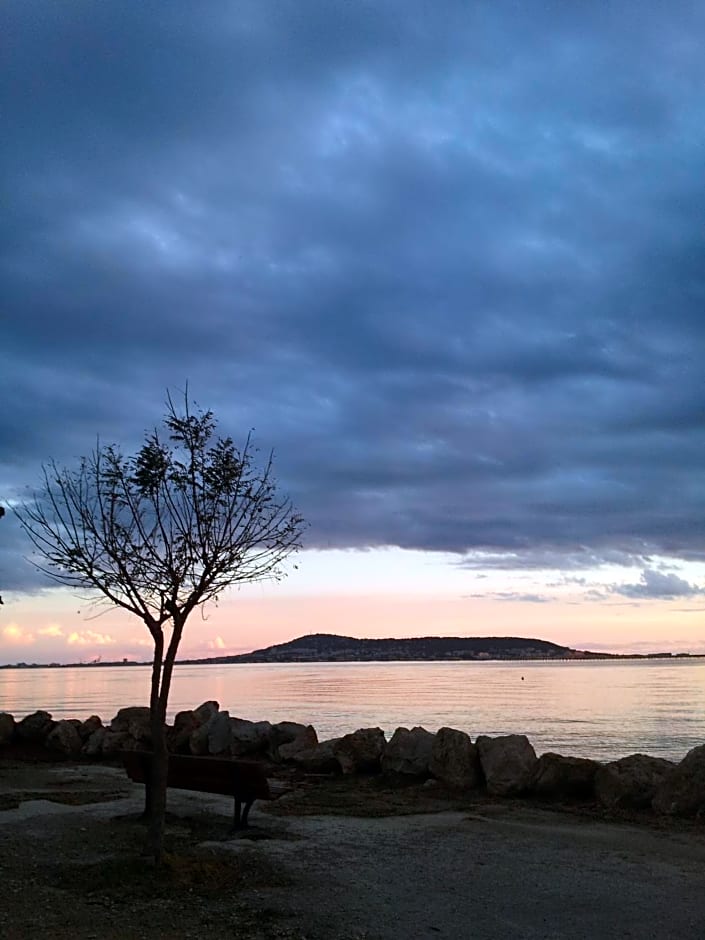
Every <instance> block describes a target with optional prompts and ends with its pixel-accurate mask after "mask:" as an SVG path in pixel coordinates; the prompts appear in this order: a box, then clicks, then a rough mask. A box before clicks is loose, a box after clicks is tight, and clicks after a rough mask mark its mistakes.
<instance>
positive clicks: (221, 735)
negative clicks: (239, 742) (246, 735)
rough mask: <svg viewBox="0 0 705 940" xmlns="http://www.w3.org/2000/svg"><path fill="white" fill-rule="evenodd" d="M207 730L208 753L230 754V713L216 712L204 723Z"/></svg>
mask: <svg viewBox="0 0 705 940" xmlns="http://www.w3.org/2000/svg"><path fill="white" fill-rule="evenodd" d="M205 727H207V728H208V753H209V754H229V753H230V712H228V711H224V712H216V713H215V714H214V715H212V716H211V717H210V718H209V719H208V721H207V722H206V725H205Z"/></svg>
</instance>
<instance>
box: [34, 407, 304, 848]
mask: <svg viewBox="0 0 705 940" xmlns="http://www.w3.org/2000/svg"><path fill="white" fill-rule="evenodd" d="M167 403H168V407H167V412H166V415H165V417H164V422H163V428H162V431H161V432H160V431H159V430H154V431H151V432H149V433H147V434H146V435H145V440H144V444H143V445H142V447H141V448H140V449H139V450H138V451H137V453H136V454H134V455H131V456H127V457H126V456H123V455H122V453H121V452H120V450H119V449H118V448H117V447H115V446H105V445H101V444H100V442H99V443H98V445H97V446H96V448H95V449H94V451H93V452H92V453H91V454H90V456H88V457H84V458H83V459H81V461H80V463H79V465H78V467H77V468H74V469H65V468H59V467H57V465H56V464H55V463H54V462H50V463H49V464H46V465H45V466H44V467H43V483H42V485H41V487H40V490H39V492H38V494H37V495H36V497H35V500H34V502H32V503H31V504H25V505H24V506H23V507H22V508H20V509H18V510H16V512H17V515H18V516H19V519H20V523H21V524H22V527H23V528H24V530H25V532H26V533H27V535H28V536H29V538H30V539H31V541H32V543H33V544H34V547H35V549H36V550H37V552H38V553H39V556H40V557H41V559H42V561H41V563H38V564H37V567H38V568H39V569H40V570H42V571H44V572H45V573H46V574H48V575H49V576H50V577H52V578H53V579H54V580H56V581H58V582H59V583H61V584H64V585H69V586H72V587H76V588H82V589H86V588H88V589H90V590H91V592H92V593H93V596H95V597H96V598H97V599H98V600H99V601H100V600H102V601H104V602H106V603H107V604H109V605H110V604H113V605H116V606H117V607H122V608H124V609H125V610H128V611H129V612H130V613H132V614H134V615H135V616H136V617H139V618H140V619H141V620H142V621H143V622H144V624H145V625H146V627H147V629H148V630H149V632H150V634H151V636H152V639H153V641H154V660H153V664H152V676H151V692H150V701H149V707H150V717H151V734H152V747H153V751H154V758H153V760H152V771H153V779H152V786H151V792H152V804H151V814H150V815H151V820H150V843H151V848H152V851H153V853H154V857H155V860H156V861H157V862H159V861H160V860H161V855H162V843H163V833H164V816H165V812H166V780H167V767H168V753H167V746H166V733H165V724H166V711H167V702H168V699H169V688H170V684H171V678H172V671H173V668H174V662H175V660H176V653H177V650H178V648H179V642H180V640H181V637H182V634H183V631H184V626H185V624H186V621H187V619H188V617H189V615H190V614H191V613H192V612H193V611H194V610H195V609H196V608H197V607H200V606H201V605H203V604H205V603H206V602H207V601H210V600H213V599H216V598H217V597H218V595H220V594H221V592H222V591H223V590H224V589H225V588H227V587H230V586H231V585H233V584H237V583H241V582H252V581H260V580H263V579H268V578H275V579H278V578H280V577H281V576H282V574H283V572H282V563H283V562H284V561H285V559H286V558H287V557H288V556H289V555H290V554H291V553H292V552H293V551H295V550H296V549H298V548H299V547H300V539H301V534H302V531H303V526H304V523H303V520H302V517H301V516H300V515H298V514H297V513H296V512H294V510H293V508H292V505H291V503H290V501H289V499H288V498H281V497H280V496H278V495H277V492H276V485H275V482H274V479H273V476H272V458H271V455H270V458H269V460H268V461H267V462H266V463H265V464H264V466H263V467H262V468H258V467H257V466H256V464H255V462H254V449H253V447H252V444H251V440H250V438H249V436H248V438H247V441H246V442H245V445H244V447H243V448H242V449H241V450H239V449H238V448H236V447H235V445H234V443H233V441H232V440H231V439H230V438H220V437H217V436H216V433H215V430H216V422H215V420H214V418H213V414H212V412H210V411H201V410H200V409H195V410H194V409H193V408H191V407H190V406H189V401H188V395H185V396H184V407H183V411H181V410H177V408H176V407H175V405H174V402H173V400H172V398H171V396H168V398H167Z"/></svg>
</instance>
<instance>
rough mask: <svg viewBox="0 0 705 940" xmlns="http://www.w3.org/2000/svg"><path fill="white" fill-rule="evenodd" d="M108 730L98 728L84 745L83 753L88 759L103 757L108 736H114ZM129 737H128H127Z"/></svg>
mask: <svg viewBox="0 0 705 940" xmlns="http://www.w3.org/2000/svg"><path fill="white" fill-rule="evenodd" d="M112 733H113V732H109V731H108V729H107V728H96V730H95V731H94V732H93V734H92V735H91V736H90V737H89V738H88V740H87V741H86V743H85V744H84V745H83V748H82V750H83V753H84V754H85V755H86V757H101V756H102V755H103V742H104V741H105V738H106V736H107V735H108V734H112ZM125 737H127V735H125Z"/></svg>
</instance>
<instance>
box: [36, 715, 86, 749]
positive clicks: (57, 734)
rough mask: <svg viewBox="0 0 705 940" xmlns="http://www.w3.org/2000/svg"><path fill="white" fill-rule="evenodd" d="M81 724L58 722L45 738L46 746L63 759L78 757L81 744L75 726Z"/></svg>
mask: <svg viewBox="0 0 705 940" xmlns="http://www.w3.org/2000/svg"><path fill="white" fill-rule="evenodd" d="M80 724H81V722H80V721H79V722H73V721H59V722H57V723H56V725H55V726H54V727H53V728H52V730H51V731H50V732H49V734H48V735H47V737H46V742H45V743H46V746H47V747H48V748H49V749H50V750H52V751H55V752H56V753H57V754H61V755H62V756H63V757H78V755H79V754H80V753H81V747H82V745H83V742H82V741H81V736H80V734H79V733H78V728H77V727H76V725H79V726H80Z"/></svg>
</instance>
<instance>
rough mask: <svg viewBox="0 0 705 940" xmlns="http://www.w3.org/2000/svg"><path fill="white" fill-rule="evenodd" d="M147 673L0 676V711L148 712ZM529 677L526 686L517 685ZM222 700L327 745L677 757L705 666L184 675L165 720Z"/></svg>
mask: <svg viewBox="0 0 705 940" xmlns="http://www.w3.org/2000/svg"><path fill="white" fill-rule="evenodd" d="M149 672H150V670H149V668H148V667H130V668H119V667H118V668H112V667H102V668H75V669H74V668H71V669H32V670H29V669H28V670H0V710H6V711H10V712H13V713H14V714H15V715H16V716H22V715H24V714H27V713H28V712H30V711H34V710H35V709H37V708H44V709H46V710H47V711H50V712H51V713H52V714H53V715H54V717H81V718H83V717H87V716H88V715H90V714H97V715H100V716H101V717H102V718H103V719H104V720H107V719H109V718H110V717H112V716H113V715H114V714H115V712H116V711H117V710H118V708H121V707H122V706H124V705H134V704H142V703H146V702H147V700H148V695H149ZM522 677H523V679H522ZM210 698H215V699H217V700H218V701H219V702H220V705H221V708H227V709H229V711H230V713H231V715H237V716H239V717H242V718H251V719H261V718H268V719H269V720H270V721H280V720H283V719H293V720H298V721H305V722H311V723H312V724H313V725H314V726H315V727H316V729H317V731H318V733H319V736H320V737H321V738H326V737H333V736H336V735H340V734H345V733H346V732H348V731H351V730H354V729H355V728H359V727H364V726H374V725H379V726H380V727H382V728H383V729H384V730H385V731H386V732H387V733H391V732H392V731H393V730H394V728H395V727H397V726H398V725H406V726H407V727H411V726H412V725H415V724H422V725H424V726H425V727H426V728H428V729H430V730H436V729H437V728H439V727H441V726H443V725H450V726H452V727H456V728H462V729H464V730H466V731H468V732H469V733H470V734H471V736H472V737H473V738H474V737H475V736H476V735H478V734H508V733H511V732H523V733H526V734H528V736H529V737H530V738H531V740H532V742H533V744H534V746H535V747H536V749H537V751H539V752H542V751H546V750H553V751H558V752H563V753H567V754H574V755H576V756H586V757H597V758H601V759H607V758H613V757H620V756H624V755H625V754H629V753H634V752H638V751H642V752H645V753H649V754H653V755H660V756H664V757H670V758H672V759H678V760H679V759H680V758H681V757H682V756H683V755H684V754H685V752H686V751H687V750H688V749H689V748H691V747H693V746H695V745H696V744H701V743H702V742H703V741H704V740H705V661H701V660H691V661H688V660H674V661H659V662H647V661H631V662H618V663H604V662H596V663H569V662H565V663H533V662H532V663H528V662H523V663H321V664H310V665H300V664H280V665H275V666H270V665H264V664H252V665H233V666H181V667H177V669H176V671H175V674H174V681H173V686H172V693H171V703H170V704H171V708H170V714H171V715H172V716H173V714H174V713H175V712H177V711H179V710H181V709H184V708H193V707H194V706H196V705H198V704H200V703H201V702H202V701H204V700H205V699H210Z"/></svg>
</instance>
